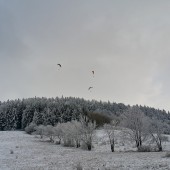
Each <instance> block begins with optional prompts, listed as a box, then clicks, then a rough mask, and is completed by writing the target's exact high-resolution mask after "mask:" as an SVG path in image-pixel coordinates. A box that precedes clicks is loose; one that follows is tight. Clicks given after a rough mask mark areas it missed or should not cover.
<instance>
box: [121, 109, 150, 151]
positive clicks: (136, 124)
mask: <svg viewBox="0 0 170 170" xmlns="http://www.w3.org/2000/svg"><path fill="white" fill-rule="evenodd" d="M147 122H148V119H147V117H146V116H145V114H144V113H143V112H142V111H141V110H140V109H139V108H138V107H137V106H133V107H130V108H129V109H128V110H126V111H125V112H124V114H123V116H122V122H121V124H122V125H123V126H124V127H126V128H128V129H127V130H126V131H125V132H126V134H128V136H129V137H130V139H131V140H133V141H135V144H136V147H137V149H138V150H139V149H140V147H141V146H142V142H143V141H144V140H146V138H147V136H148V131H147V129H146V125H147Z"/></svg>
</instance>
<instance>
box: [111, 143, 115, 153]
mask: <svg viewBox="0 0 170 170" xmlns="http://www.w3.org/2000/svg"><path fill="white" fill-rule="evenodd" d="M111 151H112V152H114V151H115V148H114V144H113V143H112V144H111Z"/></svg>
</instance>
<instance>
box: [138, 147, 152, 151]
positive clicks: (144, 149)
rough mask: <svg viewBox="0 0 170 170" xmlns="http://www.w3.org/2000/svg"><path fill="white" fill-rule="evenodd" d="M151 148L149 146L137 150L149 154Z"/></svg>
mask: <svg viewBox="0 0 170 170" xmlns="http://www.w3.org/2000/svg"><path fill="white" fill-rule="evenodd" d="M151 151H152V148H151V146H140V147H139V148H138V152H151Z"/></svg>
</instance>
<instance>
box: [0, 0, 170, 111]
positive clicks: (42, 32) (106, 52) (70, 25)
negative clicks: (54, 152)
mask: <svg viewBox="0 0 170 170" xmlns="http://www.w3.org/2000/svg"><path fill="white" fill-rule="evenodd" d="M169 9H170V1H168V0H164V1H159V0H150V1H148V0H143V1H135V0H122V1H120V0H113V1H104V0H93V1H90V0H87V1H79V0H73V1H68V0H62V1H60V0H50V1H46V0H36V1H34V0H29V1H22V0H8V1H7V0H0V22H1V26H0V59H1V60H0V76H1V83H0V94H1V95H0V101H6V100H8V99H17V98H20V99H22V98H29V97H35V96H37V97H54V98H55V97H61V96H62V95H63V96H64V97H70V96H71V97H80V98H84V99H87V100H91V99H95V100H98V101H99V100H102V101H110V102H116V103H124V104H126V105H127V104H130V105H135V104H139V105H146V106H150V107H154V108H156V109H157V108H159V109H165V110H166V111H170V105H169V101H170V88H169V87H170V86H169V85H170V77H169V76H168V72H170V57H169V56H170V48H169V44H170V38H169V37H168V36H169V35H170V20H169V18H170V10H169ZM57 64H61V65H62V67H61V68H60V67H59V66H58V65H57ZM93 70H94V71H95V75H94V77H93V74H92V71H93ZM91 86H92V87H93V89H91V90H90V91H89V90H88V88H89V87H91Z"/></svg>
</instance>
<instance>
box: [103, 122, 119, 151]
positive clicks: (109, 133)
mask: <svg viewBox="0 0 170 170" xmlns="http://www.w3.org/2000/svg"><path fill="white" fill-rule="evenodd" d="M117 124H118V122H117V121H112V123H111V124H104V126H103V127H104V130H105V132H106V134H107V136H108V137H109V142H110V147H111V151H112V152H114V148H115V134H114V132H115V129H116V126H117Z"/></svg>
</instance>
